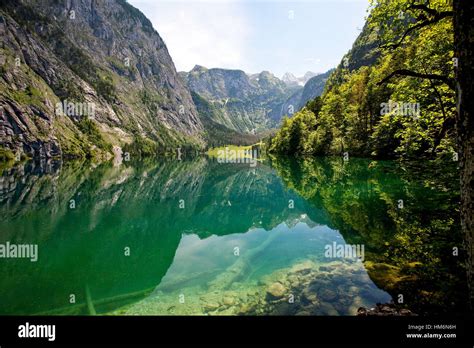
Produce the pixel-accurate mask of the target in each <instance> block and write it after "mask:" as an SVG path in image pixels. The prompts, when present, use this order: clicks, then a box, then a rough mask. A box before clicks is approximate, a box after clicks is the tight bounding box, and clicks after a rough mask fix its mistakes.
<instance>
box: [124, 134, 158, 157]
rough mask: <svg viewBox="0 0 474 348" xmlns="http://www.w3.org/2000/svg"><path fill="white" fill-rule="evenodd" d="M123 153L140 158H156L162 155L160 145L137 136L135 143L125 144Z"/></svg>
mask: <svg viewBox="0 0 474 348" xmlns="http://www.w3.org/2000/svg"><path fill="white" fill-rule="evenodd" d="M122 151H123V152H128V153H130V154H132V155H138V156H140V157H149V156H156V155H158V154H159V153H160V149H159V147H158V144H157V143H155V142H153V141H152V140H150V139H148V138H143V137H140V136H137V137H136V138H135V139H134V141H133V143H131V144H125V145H124V146H123V148H122Z"/></svg>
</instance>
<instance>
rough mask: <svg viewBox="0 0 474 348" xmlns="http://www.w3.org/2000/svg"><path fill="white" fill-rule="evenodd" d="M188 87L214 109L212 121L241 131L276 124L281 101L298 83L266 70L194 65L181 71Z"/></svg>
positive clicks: (258, 129)
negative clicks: (248, 70) (249, 72)
mask: <svg viewBox="0 0 474 348" xmlns="http://www.w3.org/2000/svg"><path fill="white" fill-rule="evenodd" d="M180 74H181V77H182V78H183V80H184V81H185V82H186V84H187V85H188V87H189V88H190V89H191V90H192V91H193V92H194V93H196V94H198V95H199V96H200V97H202V98H204V99H205V100H206V101H208V102H209V103H210V104H211V105H212V106H213V107H214V108H215V110H216V111H217V112H216V117H215V118H214V121H215V122H217V123H219V124H221V125H224V126H225V127H227V128H230V129H232V130H235V131H238V132H241V133H253V134H255V133H258V132H261V131H264V130H267V129H270V128H275V127H276V126H278V124H279V121H280V119H281V117H282V105H283V104H284V103H285V101H286V100H287V99H288V98H289V97H290V96H291V95H292V94H293V93H294V92H295V90H296V89H301V87H298V86H297V87H291V86H288V85H287V84H286V83H284V82H283V81H282V80H280V79H279V78H277V77H276V76H274V75H273V74H271V73H270V72H268V71H263V72H261V73H259V74H252V75H248V74H246V73H245V72H244V71H242V70H228V69H207V68H205V67H202V66H198V65H197V66H195V67H194V68H193V69H192V70H191V71H190V72H189V73H186V72H182V73H180Z"/></svg>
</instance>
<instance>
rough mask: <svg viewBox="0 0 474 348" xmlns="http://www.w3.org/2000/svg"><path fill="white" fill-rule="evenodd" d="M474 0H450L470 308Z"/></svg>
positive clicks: (472, 295)
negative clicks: (455, 60)
mask: <svg viewBox="0 0 474 348" xmlns="http://www.w3.org/2000/svg"><path fill="white" fill-rule="evenodd" d="M473 22H474V3H473V2H472V1H466V0H454V41H455V59H457V69H456V89H457V93H458V115H457V120H456V121H457V122H456V123H457V132H458V143H459V160H460V175H461V225H462V229H463V233H464V237H465V242H466V245H465V246H466V250H467V252H468V258H467V269H468V284H469V287H470V292H469V295H470V301H471V308H474V285H473V281H474V275H473V268H474V252H473V239H474V236H473V226H472V223H473V217H472V213H473V210H474V205H473V197H474V190H473V187H474V180H473V171H474V137H473V128H474V124H473V121H474V120H473V116H472V112H473V110H474V90H473V85H472V80H473V79H474V73H473V66H472V62H473V61H474V42H473V40H472V37H473V30H474V29H473Z"/></svg>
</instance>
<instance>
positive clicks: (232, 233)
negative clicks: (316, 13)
mask: <svg viewBox="0 0 474 348" xmlns="http://www.w3.org/2000/svg"><path fill="white" fill-rule="evenodd" d="M408 177H409V176H408V175H406V174H404V172H403V171H400V169H399V168H396V167H395V166H394V165H393V164H391V163H384V162H377V163H375V162H373V163H370V162H369V161H366V160H351V161H350V162H349V163H344V162H342V161H339V160H335V159H318V160H314V159H313V160H298V161H295V160H292V161H289V160H283V159H279V160H273V161H272V163H271V166H268V165H262V164H259V165H258V166H257V167H255V168H252V167H250V166H248V165H245V164H220V163H217V162H216V161H215V160H210V159H207V158H204V157H201V158H197V159H194V160H192V161H164V162H156V161H144V162H141V163H133V164H132V163H123V164H122V165H119V166H113V165H112V164H110V163H104V164H101V165H93V164H91V163H88V162H65V163H59V162H49V163H46V164H45V163H42V164H41V165H35V164H33V163H27V164H24V165H22V166H19V167H15V168H12V169H9V170H5V171H4V172H3V175H2V176H1V177H0V180H1V181H0V185H1V186H0V212H1V214H2V221H1V222H0V243H6V242H7V241H8V242H10V243H12V244H14V243H16V244H38V250H39V257H38V261H37V262H30V260H28V259H13V258H10V259H7V258H4V259H0V262H1V263H2V267H1V268H0V301H1V302H0V312H1V314H40V313H44V314H95V313H99V314H101V313H111V314H202V313H208V314H316V315H337V314H346V315H347V314H354V311H355V310H356V309H357V305H359V304H360V305H370V304H375V301H388V300H390V298H391V297H393V298H394V299H396V298H397V296H398V295H399V294H403V295H404V302H405V304H406V305H408V306H409V308H410V309H412V310H413V311H415V312H417V313H420V314H423V313H437V312H455V311H458V310H459V309H460V308H462V307H463V306H464V300H463V296H460V294H461V293H462V292H463V289H464V287H463V285H462V284H463V279H462V277H461V276H460V274H462V270H461V269H460V266H459V264H460V262H458V260H457V259H456V258H454V257H453V256H452V248H453V246H457V245H459V243H460V235H459V226H458V225H457V220H456V218H455V217H456V211H455V209H454V208H453V207H455V206H456V198H457V197H456V195H455V192H456V191H455V190H454V191H453V190H451V188H449V189H447V188H446V187H445V186H443V185H444V184H443V183H442V182H439V180H438V179H437V178H435V179H430V181H429V182H428V184H427V183H426V182H421V181H420V180H417V181H410V180H409V179H408ZM453 192H454V193H453ZM400 200H402V201H403V203H404V205H403V208H402V209H400V208H398V205H399V201H400ZM333 241H337V242H338V243H344V242H345V243H349V244H361V245H364V246H365V260H364V262H363V263H362V262H356V261H354V262H352V261H350V260H348V261H347V262H346V260H327V258H326V259H325V258H324V246H325V245H328V244H331V243H332V242H333ZM236 248H237V249H236ZM236 251H237V252H236ZM239 252H240V253H241V254H239ZM333 261H337V262H339V263H336V262H333ZM332 269H334V270H335V273H334V272H333V271H332ZM367 274H368V276H367ZM369 277H370V278H369ZM276 279H280V280H278V281H276ZM321 284H325V285H324V286H321ZM280 288H283V289H286V290H288V289H289V290H288V291H289V292H291V293H290V295H291V296H294V297H295V298H296V302H301V303H302V304H301V306H288V301H286V299H287V295H288V293H289V292H288V291H286V290H285V291H286V292H284V295H283V294H279V292H281V291H280V290H281V289H280ZM332 288H334V289H332ZM379 288H380V289H382V290H379ZM331 289H332V290H331ZM244 293H245V294H244ZM206 294H210V295H206ZM212 294H214V295H212ZM364 294H365V295H364ZM388 294H390V295H388ZM181 295H183V298H181V297H180V296H181ZM184 295H185V296H186V301H187V302H186V303H187V309H186V310H183V309H181V307H179V306H180V304H183V303H184ZM242 297H245V298H246V299H245V300H244V299H242ZM282 299H284V300H285V301H283V300H282ZM354 299H356V300H354ZM181 300H183V301H181ZM182 302H183V303H182ZM316 307H318V308H319V309H314V308H316ZM323 307H324V308H323ZM321 308H323V309H324V310H323V309H321ZM349 308H350V309H349Z"/></svg>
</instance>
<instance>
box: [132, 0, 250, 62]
mask: <svg viewBox="0 0 474 348" xmlns="http://www.w3.org/2000/svg"><path fill="white" fill-rule="evenodd" d="M129 2H130V4H132V5H133V6H136V7H138V8H139V9H140V10H141V11H142V12H143V13H144V14H145V15H146V16H147V17H148V18H149V19H150V21H151V22H152V23H153V26H154V27H155V29H156V30H157V31H158V33H159V34H160V35H161V37H162V38H163V39H164V40H165V43H166V45H167V47H168V50H169V52H170V55H171V57H172V58H173V61H174V63H175V65H176V68H177V70H178V71H181V70H185V71H189V70H190V69H192V68H193V67H194V65H196V64H200V65H204V66H206V67H208V68H213V67H220V68H239V67H241V66H243V65H245V54H246V51H247V49H246V42H248V38H249V36H250V34H251V28H250V24H249V23H248V21H247V20H246V16H245V10H244V8H243V7H242V6H241V4H240V3H239V2H234V1H223V2H219V3H216V2H211V1H209V2H203V1H189V2H187V1H177V2H171V1H146V0H130V1H129Z"/></svg>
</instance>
